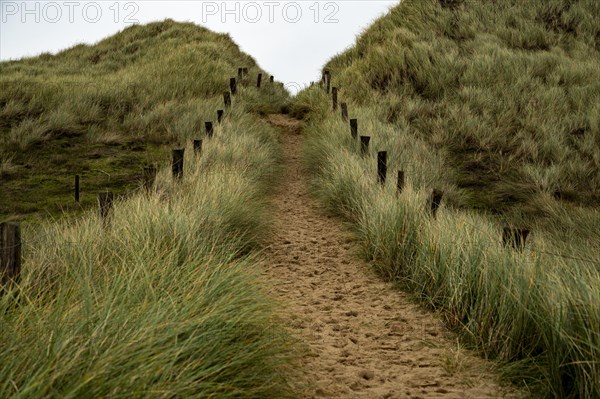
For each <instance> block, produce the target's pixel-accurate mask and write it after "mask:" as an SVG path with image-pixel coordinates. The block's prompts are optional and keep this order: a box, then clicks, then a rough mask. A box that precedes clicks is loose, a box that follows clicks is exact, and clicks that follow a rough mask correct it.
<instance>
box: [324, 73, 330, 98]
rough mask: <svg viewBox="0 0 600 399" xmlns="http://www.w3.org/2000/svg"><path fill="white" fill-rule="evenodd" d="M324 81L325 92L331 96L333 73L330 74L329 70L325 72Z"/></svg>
mask: <svg viewBox="0 0 600 399" xmlns="http://www.w3.org/2000/svg"><path fill="white" fill-rule="evenodd" d="M324 80H325V92H326V93H327V94H329V87H330V85H331V73H330V72H329V69H326V70H325V76H324Z"/></svg>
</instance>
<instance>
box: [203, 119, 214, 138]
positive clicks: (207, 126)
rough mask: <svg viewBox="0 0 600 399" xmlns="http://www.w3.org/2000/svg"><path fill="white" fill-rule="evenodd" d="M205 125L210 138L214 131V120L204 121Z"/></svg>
mask: <svg viewBox="0 0 600 399" xmlns="http://www.w3.org/2000/svg"><path fill="white" fill-rule="evenodd" d="M204 127H205V129H206V136H207V137H208V138H209V139H210V138H211V137H212V136H213V133H214V129H213V124H212V122H204Z"/></svg>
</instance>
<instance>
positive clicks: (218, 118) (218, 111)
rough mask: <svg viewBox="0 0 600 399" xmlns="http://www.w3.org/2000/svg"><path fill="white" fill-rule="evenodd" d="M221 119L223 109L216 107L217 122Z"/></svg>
mask: <svg viewBox="0 0 600 399" xmlns="http://www.w3.org/2000/svg"><path fill="white" fill-rule="evenodd" d="M222 120H223V110H222V109H218V110H217V123H221V121H222Z"/></svg>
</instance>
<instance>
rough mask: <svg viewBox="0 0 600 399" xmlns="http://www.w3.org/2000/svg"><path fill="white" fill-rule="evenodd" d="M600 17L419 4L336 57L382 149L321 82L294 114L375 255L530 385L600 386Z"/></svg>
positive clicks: (582, 10) (509, 5)
mask: <svg viewBox="0 0 600 399" xmlns="http://www.w3.org/2000/svg"><path fill="white" fill-rule="evenodd" d="M594 15H598V2H594V1H586V0H581V1H575V2H570V1H562V0H556V1H548V2H546V1H544V2H542V1H530V2H526V3H523V2H517V1H508V0H502V1H496V2H485V1H460V0H457V1H437V0H422V1H421V0H414V1H411V0H406V1H403V2H402V3H401V4H400V5H398V6H397V7H395V8H394V9H392V10H391V11H390V13H389V14H388V15H386V16H384V17H383V18H381V19H380V20H378V21H376V22H375V23H374V24H373V25H372V26H371V27H370V28H368V29H367V30H366V31H365V32H364V33H363V34H362V35H361V36H360V37H359V38H358V40H357V43H356V45H355V46H354V47H352V48H350V49H349V50H347V51H345V52H344V53H342V54H339V55H338V56H336V57H334V58H333V59H332V60H331V61H330V62H329V63H328V64H327V65H326V66H325V68H327V69H329V70H330V71H331V74H332V86H334V87H338V88H339V100H338V101H339V102H346V103H348V107H349V116H350V118H357V119H358V127H359V135H369V136H371V143H370V149H369V153H368V154H367V155H364V156H362V155H360V151H359V144H358V143H357V142H354V141H353V140H352V138H351V136H350V128H349V126H348V124H347V123H343V122H342V119H341V116H340V115H339V109H338V111H337V112H335V113H333V112H332V111H331V98H328V97H327V96H326V94H325V92H324V90H322V89H320V88H319V87H317V86H313V87H311V88H309V89H307V90H305V91H303V92H301V93H300V94H299V95H298V97H297V99H296V103H295V105H294V108H293V110H292V112H293V113H295V114H297V115H298V116H302V117H303V118H304V119H305V131H306V133H307V134H308V143H307V145H306V148H305V158H306V161H307V165H310V166H309V167H310V170H311V171H312V172H313V173H314V175H315V177H314V180H313V186H314V190H315V192H316V194H317V195H318V196H319V197H320V198H321V199H322V200H323V201H324V203H325V204H327V205H328V206H329V207H330V208H331V209H332V210H333V211H335V212H338V213H339V214H341V215H343V216H344V217H346V218H348V219H349V220H351V221H352V222H354V225H355V228H356V231H357V233H358V234H359V236H360V237H361V241H362V244H363V245H362V246H363V250H364V255H365V257H366V258H367V259H369V260H370V261H371V263H372V265H373V267H374V268H375V269H376V270H377V271H378V272H379V273H380V274H381V275H382V276H383V277H385V278H387V279H390V280H392V281H396V282H397V283H398V285H399V286H400V287H402V288H404V289H407V290H410V291H412V292H414V293H415V295H416V296H417V297H418V298H420V299H421V300H422V301H423V302H425V303H426V304H428V305H429V306H431V307H433V308H435V309H437V310H438V311H440V312H441V314H442V315H443V316H444V317H445V319H446V321H447V323H448V325H449V326H450V327H453V328H456V329H457V331H460V333H461V335H462V336H463V337H464V339H465V341H466V342H469V343H471V344H472V345H474V346H476V347H478V348H479V350H480V351H481V353H482V354H483V356H485V357H488V358H491V359H495V360H497V361H499V364H500V366H501V370H502V371H503V374H504V375H505V376H506V377H507V378H508V379H510V380H512V381H513V382H516V383H518V384H521V385H523V386H524V387H527V388H528V389H529V392H530V393H531V395H532V396H541V397H557V398H564V397H566V398H591V397H598V396H600V266H599V265H600V257H599V255H598V254H600V251H599V248H600V237H599V236H598V231H600V212H598V209H597V207H596V206H595V205H594V202H593V201H590V199H591V198H595V196H597V193H598V182H599V180H598V171H599V170H600V168H599V166H600V164H599V163H598V162H599V160H600V158H598V157H599V156H600V155H599V154H600V153H599V152H598V145H597V144H598V137H600V136H599V135H598V133H599V132H600V130H598V127H599V125H598V121H599V120H600V119H598V110H599V109H600V108H598V107H597V104H598V103H599V100H600V98H599V97H598V93H600V90H598V82H599V81H600V57H599V55H598V54H599V53H598V50H599V49H598V47H597V37H598V32H600V26H599V25H598V19H597V18H593V16H594ZM383 150H386V151H388V182H387V185H386V187H385V188H382V187H381V186H380V185H379V184H377V174H376V172H377V159H376V153H377V151H383ZM398 170H403V171H404V172H405V176H406V187H405V189H404V191H403V193H402V194H400V195H398V194H397V193H396V189H395V182H396V173H397V171H398ZM432 188H438V189H441V190H443V191H444V193H445V194H444V200H443V205H442V208H441V209H440V210H439V211H438V214H437V218H436V219H433V218H431V216H430V215H429V213H428V211H427V209H426V204H427V199H428V196H429V195H430V193H431V189H432ZM507 224H508V225H512V226H519V227H521V226H525V227H528V228H530V229H531V230H532V234H531V235H530V237H529V239H528V243H527V246H526V248H525V250H524V251H523V252H522V253H521V252H518V251H514V250H511V249H507V248H503V246H502V238H501V237H502V228H503V227H504V226H505V225H507Z"/></svg>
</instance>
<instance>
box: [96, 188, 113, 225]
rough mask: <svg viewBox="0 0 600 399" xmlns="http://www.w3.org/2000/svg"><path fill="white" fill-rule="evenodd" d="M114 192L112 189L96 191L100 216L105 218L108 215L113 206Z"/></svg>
mask: <svg viewBox="0 0 600 399" xmlns="http://www.w3.org/2000/svg"><path fill="white" fill-rule="evenodd" d="M113 199H114V194H113V192H112V191H100V192H99V193H98V205H99V207H100V217H101V218H102V219H103V220H106V219H107V218H108V216H109V215H110V211H111V209H112V206H113Z"/></svg>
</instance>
